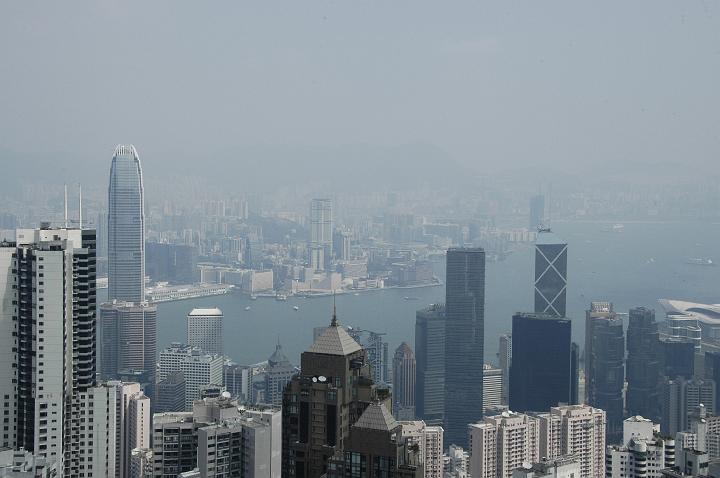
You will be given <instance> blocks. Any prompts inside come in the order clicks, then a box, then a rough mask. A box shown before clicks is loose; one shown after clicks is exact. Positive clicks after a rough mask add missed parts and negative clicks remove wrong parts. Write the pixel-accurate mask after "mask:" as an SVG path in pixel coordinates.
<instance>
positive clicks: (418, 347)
mask: <svg viewBox="0 0 720 478" xmlns="http://www.w3.org/2000/svg"><path fill="white" fill-rule="evenodd" d="M415 363H416V380H415V415H416V416H417V418H418V419H421V420H424V421H425V423H427V424H428V425H432V426H440V425H442V424H443V423H444V421H445V420H444V416H445V306H444V305H442V304H434V305H431V306H430V307H427V308H425V309H422V310H418V311H417V312H416V314H415Z"/></svg>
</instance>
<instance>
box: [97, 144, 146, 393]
mask: <svg viewBox="0 0 720 478" xmlns="http://www.w3.org/2000/svg"><path fill="white" fill-rule="evenodd" d="M144 201H145V197H144V192H143V180H142V168H141V167H140V159H139V158H138V154H137V151H135V147H134V146H132V145H119V146H118V147H117V148H115V153H114V154H113V159H112V166H111V167H110V185H109V187H108V215H107V216H108V228H107V235H108V301H109V303H107V304H103V305H102V306H101V307H100V323H101V335H100V336H101V340H102V362H101V364H102V368H101V374H102V376H103V379H105V380H110V379H119V378H121V377H124V376H128V375H133V376H134V377H135V378H134V379H133V381H137V382H140V383H141V384H142V386H143V389H144V391H145V394H146V395H148V396H149V397H151V398H152V397H153V386H154V384H155V363H156V358H157V335H156V333H157V326H156V320H157V308H156V307H155V306H154V305H152V304H148V303H146V302H145V206H144Z"/></svg>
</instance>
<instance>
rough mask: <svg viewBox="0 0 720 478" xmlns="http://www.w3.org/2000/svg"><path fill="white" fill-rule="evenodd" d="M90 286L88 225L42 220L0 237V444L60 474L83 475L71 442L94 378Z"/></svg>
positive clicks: (77, 433) (92, 245)
mask: <svg viewBox="0 0 720 478" xmlns="http://www.w3.org/2000/svg"><path fill="white" fill-rule="evenodd" d="M95 288H96V284H95V231H94V230H80V229H68V228H64V229H52V228H50V226H49V225H47V224H43V226H42V227H41V228H40V229H18V230H17V231H16V240H15V242H6V241H3V242H0V413H1V414H0V416H2V417H3V423H2V432H1V433H0V447H7V448H11V449H20V448H23V449H24V450H25V451H27V452H29V453H31V454H33V455H35V456H36V457H38V458H42V459H44V460H45V462H46V463H47V465H48V466H55V467H56V469H57V470H58V471H59V473H61V474H65V475H66V476H77V475H78V474H80V473H85V474H86V476H91V475H88V474H87V473H88V472H89V471H90V468H89V467H86V464H85V463H79V462H78V460H77V459H76V457H75V456H74V455H73V453H72V447H71V445H73V446H74V444H75V443H78V442H79V441H80V433H81V431H80V427H76V426H72V424H74V423H75V420H79V416H78V410H79V408H80V406H79V404H80V403H81V401H82V400H81V397H82V395H84V394H85V393H86V392H87V390H89V389H91V388H92V387H93V386H94V385H95V363H96V362H95V356H96V350H95V327H96V317H95V313H96V312H95V311H96V303H95ZM53 464H54V465H53Z"/></svg>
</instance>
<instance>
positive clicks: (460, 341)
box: [445, 248, 485, 447]
mask: <svg viewBox="0 0 720 478" xmlns="http://www.w3.org/2000/svg"><path fill="white" fill-rule="evenodd" d="M445 312H446V323H445V440H446V441H447V443H450V444H457V445H460V446H463V447H465V446H466V445H467V439H468V433H467V426H468V424H469V423H474V422H476V421H478V420H480V419H481V418H482V416H483V405H482V404H483V387H482V383H483V352H484V347H483V345H484V344H483V340H484V336H485V251H484V250H483V249H481V248H472V249H470V248H468V249H465V248H453V249H450V250H448V252H447V270H446V281H445Z"/></svg>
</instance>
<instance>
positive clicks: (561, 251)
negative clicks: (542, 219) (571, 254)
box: [535, 229, 567, 317]
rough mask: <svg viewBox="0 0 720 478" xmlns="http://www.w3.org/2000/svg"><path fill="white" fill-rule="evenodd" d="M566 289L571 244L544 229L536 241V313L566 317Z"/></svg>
mask: <svg viewBox="0 0 720 478" xmlns="http://www.w3.org/2000/svg"><path fill="white" fill-rule="evenodd" d="M566 289H567V243H566V242H564V241H562V240H561V239H560V238H559V237H557V236H556V235H555V234H553V232H552V231H550V229H541V230H540V231H538V236H537V241H536V242H535V312H536V313H539V314H540V313H542V314H550V315H554V316H555V317H565V303H566Z"/></svg>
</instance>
